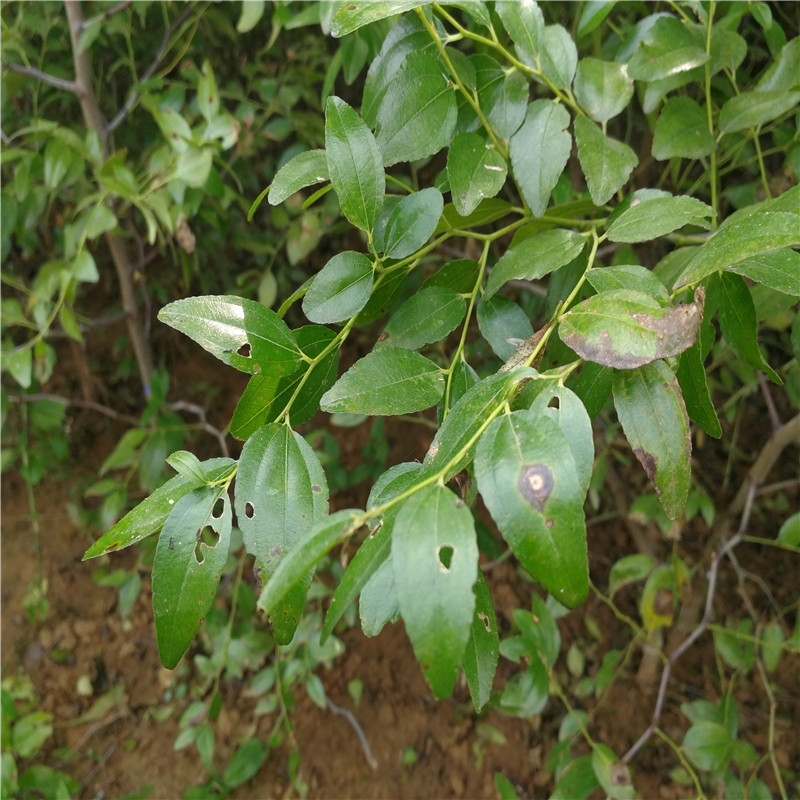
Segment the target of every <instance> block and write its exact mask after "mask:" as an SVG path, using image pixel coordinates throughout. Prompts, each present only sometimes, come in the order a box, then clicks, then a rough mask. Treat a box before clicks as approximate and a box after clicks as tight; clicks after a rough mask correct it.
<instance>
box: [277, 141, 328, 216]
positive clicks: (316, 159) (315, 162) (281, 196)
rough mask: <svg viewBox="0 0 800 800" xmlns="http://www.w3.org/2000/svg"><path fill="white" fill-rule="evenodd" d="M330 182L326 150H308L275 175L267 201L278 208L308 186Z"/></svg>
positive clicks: (291, 159) (287, 163)
mask: <svg viewBox="0 0 800 800" xmlns="http://www.w3.org/2000/svg"><path fill="white" fill-rule="evenodd" d="M327 180H328V156H327V154H326V152H325V151H324V150H306V152H305V153H298V154H297V155H296V156H294V157H293V158H290V159H289V160H288V161H287V162H286V163H285V164H284V165H283V166H282V167H281V168H280V169H279V170H278V172H277V174H276V175H275V177H274V179H273V181H272V186H270V189H269V194H268V195H267V200H268V201H269V204H270V205H273V206H277V205H278V204H279V203H282V202H283V201H284V200H286V199H287V198H288V197H291V196H292V195H293V194H294V193H295V192H299V191H300V189H305V188H306V186H313V185H314V184H316V183H322V182H323V181H327Z"/></svg>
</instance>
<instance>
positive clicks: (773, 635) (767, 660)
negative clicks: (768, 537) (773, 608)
mask: <svg viewBox="0 0 800 800" xmlns="http://www.w3.org/2000/svg"><path fill="white" fill-rule="evenodd" d="M779 538H780V537H779ZM783 641H784V639H783V628H781V624H780V622H773V623H772V624H771V625H767V626H766V627H765V628H764V630H763V631H762V632H761V657H762V659H763V661H764V667H765V668H766V670H767V672H775V670H776V669H777V668H778V661H780V657H781V651H782V650H783Z"/></svg>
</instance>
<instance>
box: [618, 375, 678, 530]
mask: <svg viewBox="0 0 800 800" xmlns="http://www.w3.org/2000/svg"><path fill="white" fill-rule="evenodd" d="M613 392H614V405H615V406H616V409H617V416H618V417H619V421H620V422H621V423H622V429H623V431H625V436H626V438H627V439H628V442H629V443H630V445H631V448H632V449H633V453H634V455H635V456H636V458H637V459H639V462H640V463H641V465H642V466H643V467H644V470H645V472H646V473H647V477H648V478H649V479H650V482H651V483H652V484H653V486H654V487H655V489H656V492H657V493H658V496H659V499H660V500H661V505H662V506H663V507H664V511H666V513H667V516H668V517H669V518H670V519H677V518H678V517H679V516H680V515H681V513H682V512H683V508H684V506H685V505H686V498H687V497H688V495H689V486H690V484H691V455H692V438H691V434H690V431H689V418H688V416H687V415H686V407H685V406H684V403H683V397H682V395H681V390H680V386H679V385H678V381H677V379H676V378H675V376H674V375H673V374H672V372H670V370H669V368H668V367H667V365H666V364H665V363H664V362H663V361H657V362H655V363H653V364H646V365H645V366H643V367H638V368H637V369H632V370H624V371H617V372H615V373H614V389H613Z"/></svg>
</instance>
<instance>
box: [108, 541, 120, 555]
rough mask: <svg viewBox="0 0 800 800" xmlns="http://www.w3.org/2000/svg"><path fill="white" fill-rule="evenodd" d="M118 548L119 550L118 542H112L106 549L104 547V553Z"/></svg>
mask: <svg viewBox="0 0 800 800" xmlns="http://www.w3.org/2000/svg"><path fill="white" fill-rule="evenodd" d="M118 548H119V542H114V543H113V544H110V545H109V546H108V547H106V549H105V552H106V553H111V552H113V551H114V550H117V549H118Z"/></svg>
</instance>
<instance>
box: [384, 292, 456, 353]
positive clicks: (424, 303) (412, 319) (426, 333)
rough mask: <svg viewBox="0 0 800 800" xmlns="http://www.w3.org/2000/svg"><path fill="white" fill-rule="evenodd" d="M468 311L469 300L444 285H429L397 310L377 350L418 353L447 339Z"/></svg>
mask: <svg viewBox="0 0 800 800" xmlns="http://www.w3.org/2000/svg"><path fill="white" fill-rule="evenodd" d="M465 312H466V300H465V299H464V298H463V297H461V295H459V294H458V293H456V292H455V291H453V290H452V289H447V288H445V287H444V286H426V287H423V288H422V289H420V291H419V292H417V293H416V294H414V295H412V296H411V297H409V299H408V300H406V302H405V303H403V304H402V305H401V306H400V308H398V309H397V311H395V312H394V313H393V314H392V316H391V317H389V322H388V323H387V324H386V327H385V328H384V329H383V333H381V335H380V338H379V339H378V344H377V345H376V349H378V348H379V347H383V346H389V347H402V348H404V349H406V350H417V349H418V348H420V347H422V346H423V345H426V344H431V343H432V342H438V341H439V340H440V339H444V337H445V336H447V334H448V333H450V332H451V331H452V330H454V329H455V328H456V327H457V326H458V325H459V323H460V322H461V320H462V319H464V313H465Z"/></svg>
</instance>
